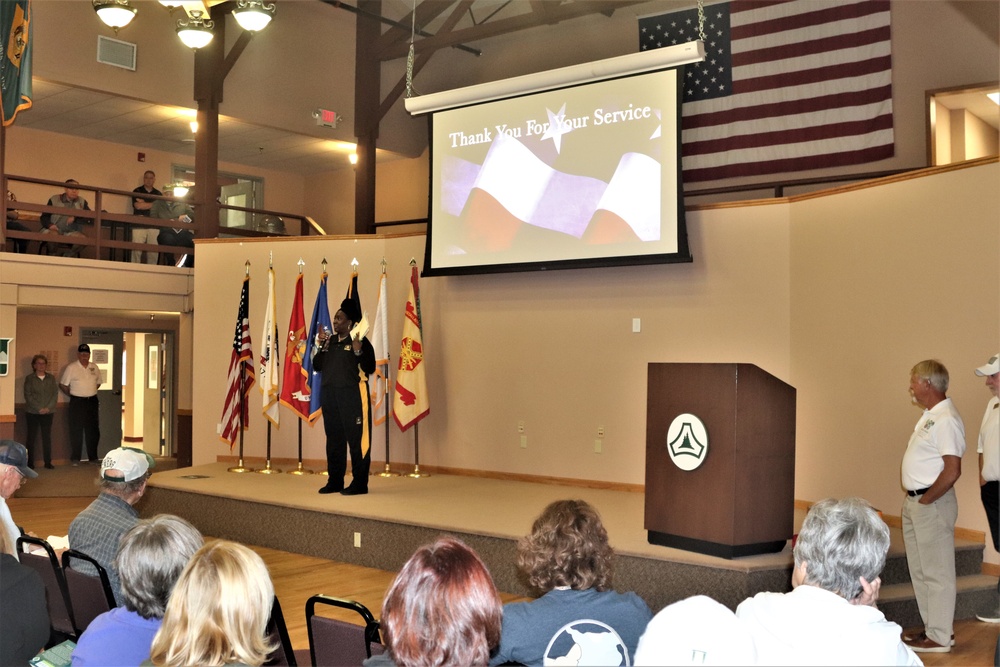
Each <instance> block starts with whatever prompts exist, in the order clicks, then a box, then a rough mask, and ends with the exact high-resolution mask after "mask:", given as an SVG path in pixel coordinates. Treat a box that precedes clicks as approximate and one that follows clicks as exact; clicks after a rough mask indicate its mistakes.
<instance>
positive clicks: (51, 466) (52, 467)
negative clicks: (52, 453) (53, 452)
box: [45, 463, 55, 470]
mask: <svg viewBox="0 0 1000 667" xmlns="http://www.w3.org/2000/svg"><path fill="white" fill-rule="evenodd" d="M45 467H46V468H47V469H49V470H55V466H54V465H52V464H51V463H46V464H45Z"/></svg>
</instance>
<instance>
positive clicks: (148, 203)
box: [132, 170, 163, 264]
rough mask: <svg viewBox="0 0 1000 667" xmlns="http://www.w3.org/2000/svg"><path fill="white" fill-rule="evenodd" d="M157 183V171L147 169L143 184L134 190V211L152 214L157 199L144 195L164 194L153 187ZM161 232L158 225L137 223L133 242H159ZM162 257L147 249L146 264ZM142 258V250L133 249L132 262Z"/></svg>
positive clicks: (137, 261) (133, 227)
mask: <svg viewBox="0 0 1000 667" xmlns="http://www.w3.org/2000/svg"><path fill="white" fill-rule="evenodd" d="M154 183H156V173H155V172H153V171H152V170H147V171H146V172H145V173H144V174H143V175H142V185H140V186H139V187H137V188H136V189H135V190H133V191H132V192H133V194H135V196H134V197H132V213H133V214H135V215H139V216H142V217H145V218H148V217H150V216H151V214H152V211H153V204H155V203H156V201H157V200H155V199H149V198H148V197H143V195H162V194H163V193H162V192H160V191H159V190H157V189H156V188H155V187H153V184H154ZM159 233H160V230H159V228H157V227H139V226H137V225H133V226H132V242H133V243H148V244H150V245H152V244H154V243H159V240H158V238H157V237H158V235H159ZM159 258H160V253H158V252H150V251H148V250H147V251H146V264H156V262H157V260H158V259H159ZM141 260H142V251H141V250H133V251H132V262H133V263H136V264H138V263H139V262H140V261H141Z"/></svg>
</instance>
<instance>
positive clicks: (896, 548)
mask: <svg viewBox="0 0 1000 667" xmlns="http://www.w3.org/2000/svg"><path fill="white" fill-rule="evenodd" d="M983 549H984V545H983V543H982V542H972V541H970V540H963V539H956V540H955V574H956V575H957V576H959V577H961V576H965V575H969V574H979V573H981V572H982V570H983ZM909 581H910V571H909V568H908V567H907V565H906V549H905V547H904V546H903V536H902V534H901V533H900V531H898V530H893V531H892V546H891V547H890V548H889V554H888V556H887V557H886V559H885V569H883V570H882V585H883V587H885V586H887V585H888V586H891V585H893V584H903V583H909Z"/></svg>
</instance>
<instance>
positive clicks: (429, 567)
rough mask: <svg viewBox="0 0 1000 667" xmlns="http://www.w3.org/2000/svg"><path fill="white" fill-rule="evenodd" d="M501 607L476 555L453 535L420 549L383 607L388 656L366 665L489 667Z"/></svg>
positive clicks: (383, 628) (496, 594) (376, 666)
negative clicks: (471, 666)
mask: <svg viewBox="0 0 1000 667" xmlns="http://www.w3.org/2000/svg"><path fill="white" fill-rule="evenodd" d="M502 613H503V607H502V604H501V602H500V596H499V594H498V593H497V589H496V586H494V585H493V577H491V576H490V573H489V570H487V569H486V566H485V565H484V564H483V561H482V560H480V558H479V556H478V555H477V554H476V552H475V551H473V550H472V549H470V548H469V547H468V546H466V545H465V544H464V543H463V542H461V541H460V540H457V539H455V538H453V537H442V538H441V539H439V540H438V541H437V542H434V543H433V544H428V545H426V546H423V547H420V548H419V549H417V551H416V552H415V553H414V554H413V555H412V556H411V557H410V560H408V561H406V564H405V565H404V566H403V569H402V570H400V571H399V574H398V575H396V578H395V580H393V582H392V586H390V587H389V591H388V592H387V593H386V596H385V600H384V601H383V603H382V620H381V623H382V640H383V641H384V642H385V644H386V648H387V653H385V654H383V655H379V656H373V657H371V658H369V659H368V660H366V661H365V662H364V664H365V665H366V667H378V666H390V665H398V666H399V667H439V666H441V667H443V666H445V665H486V664H487V663H488V662H489V659H490V651H492V650H493V649H494V648H495V647H496V645H497V643H498V642H499V641H500V620H501V615H502Z"/></svg>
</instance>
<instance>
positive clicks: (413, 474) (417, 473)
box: [407, 465, 431, 478]
mask: <svg viewBox="0 0 1000 667" xmlns="http://www.w3.org/2000/svg"><path fill="white" fill-rule="evenodd" d="M430 476H431V474H430V473H429V472H420V466H418V465H415V466H413V472H411V473H410V474H409V475H407V477H414V478H417V477H430Z"/></svg>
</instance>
